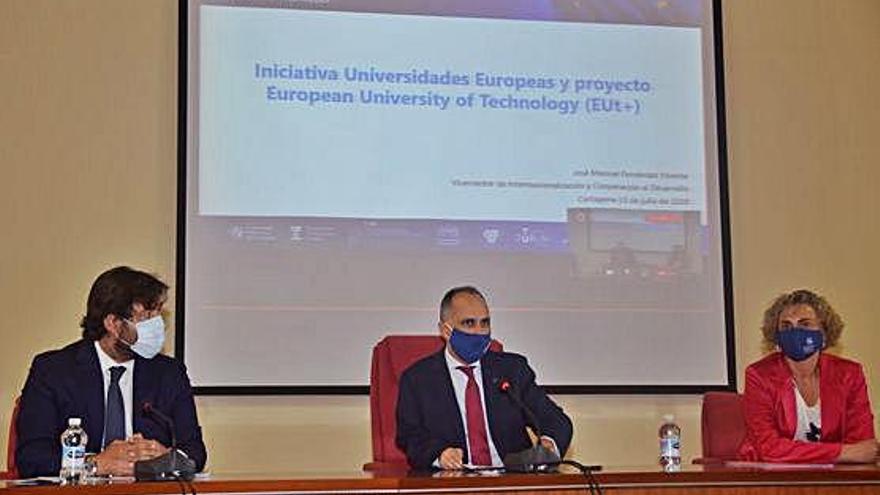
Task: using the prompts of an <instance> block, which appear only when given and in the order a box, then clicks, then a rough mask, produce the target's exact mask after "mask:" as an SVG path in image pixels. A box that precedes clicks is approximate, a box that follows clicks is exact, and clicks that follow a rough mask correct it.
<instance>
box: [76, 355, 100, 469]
mask: <svg viewBox="0 0 880 495" xmlns="http://www.w3.org/2000/svg"><path fill="white" fill-rule="evenodd" d="M76 374H77V380H76V383H77V384H78V388H79V391H80V393H82V394H83V397H84V399H85V413H86V418H88V420H86V419H85V418H83V419H84V424H83V427H84V429H85V430H86V434H87V435H88V436H89V443H88V446H87V447H88V450H89V451H90V452H99V451H100V450H101V447H102V446H103V445H102V444H103V441H104V377H103V375H102V374H101V365H100V364H99V362H98V351H96V350H95V344H94V342H93V341H90V340H83V341H81V342H80V346H79V349H77V352H76Z"/></svg>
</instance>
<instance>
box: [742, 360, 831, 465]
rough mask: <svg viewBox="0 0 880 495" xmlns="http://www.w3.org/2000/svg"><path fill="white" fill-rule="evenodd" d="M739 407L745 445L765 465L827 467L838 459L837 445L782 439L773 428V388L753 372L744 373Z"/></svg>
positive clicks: (774, 426)
mask: <svg viewBox="0 0 880 495" xmlns="http://www.w3.org/2000/svg"><path fill="white" fill-rule="evenodd" d="M743 407H744V410H745V417H746V418H745V419H746V428H747V435H748V437H749V441H750V443H751V445H752V446H753V447H754V449H755V450H756V451H757V456H758V459H757V460H760V461H765V462H816V463H831V462H834V461H835V460H836V459H837V457H838V456H839V455H840V449H841V447H842V444H840V443H823V442H819V443H813V442H801V441H798V440H794V439H792V438H786V437H784V436H782V434H781V433H780V432H779V430H778V429H777V427H776V414H775V412H774V400H773V387H772V385H771V384H769V383H767V381H766V380H765V379H764V378H763V377H762V376H761V375H760V373H759V372H758V371H756V370H755V369H754V368H751V367H750V368H747V369H746V386H745V394H744V401H743Z"/></svg>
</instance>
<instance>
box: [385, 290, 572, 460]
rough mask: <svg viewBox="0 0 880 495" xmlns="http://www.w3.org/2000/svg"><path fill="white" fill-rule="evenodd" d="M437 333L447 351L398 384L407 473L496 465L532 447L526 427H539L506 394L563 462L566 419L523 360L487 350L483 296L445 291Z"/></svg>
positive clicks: (488, 337) (426, 360) (488, 334)
mask: <svg viewBox="0 0 880 495" xmlns="http://www.w3.org/2000/svg"><path fill="white" fill-rule="evenodd" d="M438 327H439V331H440V335H441V336H442V337H443V339H444V340H445V341H446V346H445V347H444V348H443V349H441V350H440V351H439V352H437V353H435V354H432V355H430V356H428V357H426V358H424V359H422V360H420V361H418V362H416V363H415V364H413V365H412V366H411V367H409V368H408V369H407V370H406V371H405V372H404V373H403V375H402V376H401V378H400V389H399V395H398V402H397V445H398V446H399V447H400V448H401V449H402V450H403V451H404V452H405V453H406V456H407V459H408V461H409V464H410V466H411V467H413V468H416V469H428V468H432V467H433V468H440V469H461V468H463V467H465V465H471V466H488V465H491V466H500V465H501V464H502V460H503V459H504V456H505V455H507V454H509V453H513V452H519V451H522V450H524V449H527V448H529V447H531V440H530V438H529V436H528V432H527V431H526V426H530V427H532V429H533V430H534V429H535V426H536V425H534V424H530V422H529V420H528V418H527V414H525V413H524V412H523V410H522V408H520V407H519V406H518V405H517V404H516V401H515V400H514V398H512V397H511V394H516V396H517V398H519V399H520V400H521V402H522V403H523V404H525V406H526V407H527V408H528V409H530V410H531V411H532V412H533V413H534V415H535V420H536V421H537V423H538V425H537V426H538V428H539V429H540V431H541V432H542V434H543V436H542V437H541V439H540V442H541V444H542V445H544V447H546V448H547V449H549V450H551V451H554V452H555V453H556V454H558V455H559V456H560V457H562V456H563V455H564V454H565V451H566V450H567V449H568V445H569V443H570V442H571V434H572V425H571V420H570V419H569V418H568V416H566V415H565V413H564V412H563V411H562V409H561V408H560V407H559V406H557V405H556V404H555V403H554V402H553V401H552V400H551V399H550V398H549V397H547V395H546V394H545V393H544V391H543V390H542V389H541V388H540V387H538V386H537V385H536V384H535V373H534V371H532V368H531V367H530V366H529V365H528V363H527V362H526V359H525V358H524V357H522V356H520V355H518V354H512V353H505V352H493V351H491V350H489V346H490V343H491V339H492V334H491V320H490V318H489V307H488V305H487V304H486V299H485V298H484V297H483V295H482V294H481V293H480V291H478V290H477V289H475V288H473V287H457V288H454V289H452V290H450V291H449V292H447V293H446V295H445V296H444V297H443V300H442V301H441V303H440V322H439V324H438ZM502 389H505V390H502Z"/></svg>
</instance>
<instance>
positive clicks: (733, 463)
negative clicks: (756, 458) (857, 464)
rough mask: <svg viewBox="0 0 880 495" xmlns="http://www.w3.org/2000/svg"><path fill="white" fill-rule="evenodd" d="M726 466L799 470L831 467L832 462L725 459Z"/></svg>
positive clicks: (769, 469) (832, 465)
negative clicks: (812, 462)
mask: <svg viewBox="0 0 880 495" xmlns="http://www.w3.org/2000/svg"><path fill="white" fill-rule="evenodd" d="M724 465H725V466H727V467H732V468H753V469H766V470H768V471H783V470H788V469H792V470H799V469H833V468H834V464H810V463H791V462H750V461H726V462H725V463H724Z"/></svg>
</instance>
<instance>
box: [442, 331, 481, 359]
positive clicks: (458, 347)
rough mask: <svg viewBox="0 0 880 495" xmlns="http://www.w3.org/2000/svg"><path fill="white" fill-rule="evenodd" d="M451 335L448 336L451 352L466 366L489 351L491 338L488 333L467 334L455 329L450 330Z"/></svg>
mask: <svg viewBox="0 0 880 495" xmlns="http://www.w3.org/2000/svg"><path fill="white" fill-rule="evenodd" d="M446 326H448V327H449V328H451V329H452V335H450V336H449V345H450V346H451V347H452V350H453V351H455V353H456V354H458V357H460V358H461V359H462V361H464V362H465V363H467V364H471V363H475V362H477V361H479V360H480V358H482V357H483V355H484V354H486V351H487V350H489V343H490V342H491V341H492V336H491V335H490V334H488V333H467V332H462V331H461V330H459V329H457V328H452V327H450V326H449V325H446Z"/></svg>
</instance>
